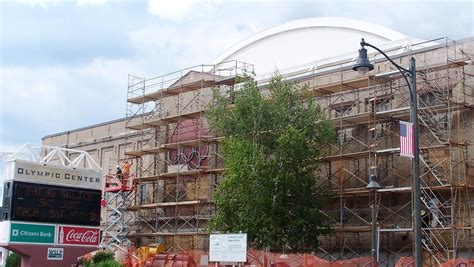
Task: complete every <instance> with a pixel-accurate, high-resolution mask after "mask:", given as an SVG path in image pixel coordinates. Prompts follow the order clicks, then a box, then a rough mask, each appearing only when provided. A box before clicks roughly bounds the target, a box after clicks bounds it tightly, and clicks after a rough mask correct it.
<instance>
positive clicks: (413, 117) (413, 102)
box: [352, 38, 423, 267]
mask: <svg viewBox="0 0 474 267" xmlns="http://www.w3.org/2000/svg"><path fill="white" fill-rule="evenodd" d="M360 45H361V46H362V48H361V49H359V58H358V59H357V62H356V64H355V65H354V67H353V68H352V69H353V70H354V71H358V72H359V73H360V74H365V73H367V72H368V71H370V70H373V69H374V65H372V64H370V62H369V59H368V57H367V49H365V47H366V46H368V47H372V48H373V49H375V50H377V51H378V52H379V53H381V54H382V55H383V56H384V57H385V58H386V59H387V60H388V61H390V63H392V65H394V66H395V67H396V68H397V69H398V71H399V72H400V73H401V74H402V75H403V77H404V78H405V81H406V82H407V84H408V88H409V91H410V122H411V123H413V164H412V174H413V178H412V179H413V181H412V187H413V188H412V192H413V193H412V203H413V205H412V216H413V217H412V219H413V223H412V224H413V228H414V229H413V235H414V239H415V240H414V241H415V243H414V251H415V252H414V254H415V264H416V266H417V267H421V266H422V262H423V259H422V255H421V247H422V243H421V236H422V234H421V214H420V210H421V198H420V197H421V189H420V168H419V165H420V151H419V144H418V122H417V95H416V65H415V58H413V57H412V58H411V59H410V69H405V68H403V67H402V66H400V65H398V64H397V63H395V62H394V61H393V60H392V59H391V58H390V57H389V56H387V54H385V53H384V52H383V51H382V50H380V49H379V48H377V47H375V46H373V45H371V44H369V43H366V42H365V41H364V38H362V39H361V41H360ZM372 235H374V233H372Z"/></svg>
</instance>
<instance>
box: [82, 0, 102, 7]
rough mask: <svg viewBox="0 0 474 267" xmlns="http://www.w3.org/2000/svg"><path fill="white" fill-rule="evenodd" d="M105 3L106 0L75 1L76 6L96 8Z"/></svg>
mask: <svg viewBox="0 0 474 267" xmlns="http://www.w3.org/2000/svg"><path fill="white" fill-rule="evenodd" d="M106 2H107V0H76V3H77V5H78V6H87V5H91V6H98V5H103V4H105V3H106Z"/></svg>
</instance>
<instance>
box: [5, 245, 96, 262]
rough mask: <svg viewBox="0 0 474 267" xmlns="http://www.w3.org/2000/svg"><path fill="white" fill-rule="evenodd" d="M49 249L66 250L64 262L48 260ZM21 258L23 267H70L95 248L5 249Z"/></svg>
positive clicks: (37, 247) (32, 247) (21, 247)
mask: <svg viewBox="0 0 474 267" xmlns="http://www.w3.org/2000/svg"><path fill="white" fill-rule="evenodd" d="M48 247H50V248H53V247H54V248H64V258H63V260H48V259H47V255H48ZM5 248H6V249H8V250H11V251H13V252H15V253H17V254H19V255H20V256H21V266H22V267H46V266H47V267H70V266H71V265H72V264H75V263H76V262H77V258H78V257H80V256H82V255H84V254H87V253H89V252H91V251H94V250H97V248H95V247H69V246H44V245H9V246H6V247H5Z"/></svg>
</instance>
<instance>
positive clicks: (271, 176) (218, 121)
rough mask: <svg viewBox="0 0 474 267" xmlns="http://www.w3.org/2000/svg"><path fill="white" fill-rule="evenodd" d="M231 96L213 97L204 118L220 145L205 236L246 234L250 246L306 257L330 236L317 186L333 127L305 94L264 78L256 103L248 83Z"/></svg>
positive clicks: (323, 193) (255, 90)
mask: <svg viewBox="0 0 474 267" xmlns="http://www.w3.org/2000/svg"><path fill="white" fill-rule="evenodd" d="M243 80H244V81H243V83H241V85H242V86H241V89H240V90H239V91H237V92H235V94H233V95H231V97H230V98H229V97H227V96H223V95H222V94H221V93H220V92H218V91H215V93H214V99H213V102H212V105H211V108H210V110H209V111H207V113H206V114H207V118H208V121H209V124H210V126H211V128H213V129H216V130H217V131H219V132H220V133H222V134H223V135H224V136H225V137H226V138H225V140H224V141H223V143H222V150H223V152H222V154H223V156H224V159H225V163H226V172H225V179H224V180H223V181H222V182H221V184H220V185H219V187H218V189H217V191H216V193H215V203H216V206H217V211H216V213H215V214H214V216H213V217H212V218H211V221H210V223H209V230H210V231H220V232H239V231H242V232H244V233H247V239H248V242H249V244H250V246H251V247H253V248H258V249H268V248H270V249H272V250H275V251H291V252H307V251H314V250H315V249H316V248H317V247H318V236H319V235H320V234H322V233H326V232H328V230H329V227H328V224H327V222H326V218H325V216H324V215H323V214H321V212H320V208H321V207H322V206H323V205H324V204H325V202H326V201H327V199H328V197H329V190H327V187H326V186H322V184H323V183H321V182H320V181H318V180H317V178H316V177H317V175H316V174H317V172H318V171H319V168H318V167H319V162H318V160H317V159H318V158H320V157H321V156H322V155H323V153H324V148H325V147H326V145H327V144H328V143H329V142H331V141H333V140H334V137H335V134H334V127H333V126H332V124H331V122H330V121H329V120H328V119H327V116H326V115H325V114H324V113H323V112H322V110H321V109H320V107H319V106H318V105H317V104H315V103H314V101H313V98H312V97H311V96H310V94H309V92H308V90H307V88H306V87H300V86H298V85H296V84H294V83H290V82H287V81H284V80H283V79H282V78H281V77H280V76H275V77H273V78H272V79H271V81H270V83H269V84H268V86H266V89H265V91H266V92H267V91H268V97H263V94H262V93H261V89H260V88H259V87H258V85H257V82H256V81H255V80H254V79H253V78H252V77H251V76H248V75H247V76H245V77H243Z"/></svg>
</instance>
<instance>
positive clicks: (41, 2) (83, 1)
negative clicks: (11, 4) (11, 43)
mask: <svg viewBox="0 0 474 267" xmlns="http://www.w3.org/2000/svg"><path fill="white" fill-rule="evenodd" d="M16 1H17V2H18V3H20V4H24V5H28V6H41V7H43V8H47V7H48V6H50V5H57V4H60V3H69V2H74V1H72V0H16ZM107 1H108V0H75V2H76V4H77V5H78V6H87V5H91V6H95V5H103V4H105V3H106V2H107Z"/></svg>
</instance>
